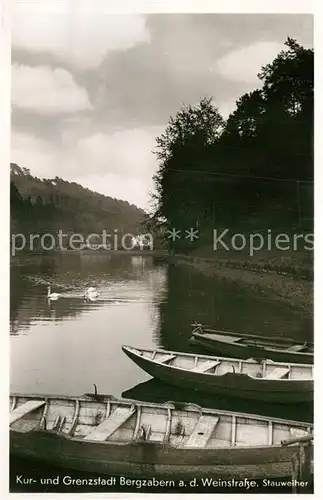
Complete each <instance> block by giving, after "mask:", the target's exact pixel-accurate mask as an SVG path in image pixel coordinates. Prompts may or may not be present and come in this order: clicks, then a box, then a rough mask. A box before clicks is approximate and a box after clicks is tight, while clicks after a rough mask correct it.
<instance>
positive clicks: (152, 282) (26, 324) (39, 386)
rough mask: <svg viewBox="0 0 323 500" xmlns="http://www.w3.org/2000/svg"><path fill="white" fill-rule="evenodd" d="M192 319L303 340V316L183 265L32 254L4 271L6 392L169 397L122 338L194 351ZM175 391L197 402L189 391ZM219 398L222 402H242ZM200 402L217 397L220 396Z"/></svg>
mask: <svg viewBox="0 0 323 500" xmlns="http://www.w3.org/2000/svg"><path fill="white" fill-rule="evenodd" d="M48 285H50V286H51V291H52V292H58V293H61V294H62V296H61V297H60V298H59V299H58V300H57V301H48V300H47V297H46V295H47V286H48ZM90 286H94V287H96V288H97V290H98V291H99V298H98V300H96V301H95V302H86V301H85V300H84V297H83V294H84V291H85V290H86V289H87V288H88V287H90ZM193 320H197V321H200V322H202V323H206V324H210V325H214V326H215V327H218V328H219V329H223V330H225V329H227V330H233V331H234V330H235V331H242V332H257V333H259V334H262V335H271V334H273V335H279V334H281V335H284V334H285V335H288V336H291V337H295V338H299V339H302V340H305V339H306V338H308V328H309V325H311V318H309V317H308V316H307V315H306V314H305V313H304V312H301V311H298V310H295V309H293V308H291V307H290V306H288V305H285V304H282V303H280V302H278V301H275V300H268V299H265V298H264V297H263V296H261V295H260V294H257V293H255V292H251V291H249V290H248V289H246V288H242V287H239V286H238V285H237V284H232V283H228V282H225V281H221V280H216V278H214V277H212V278H210V277H207V276H204V275H202V274H200V273H197V272H196V271H193V270H191V269H190V268H188V267H181V266H173V265H170V266H166V265H164V266H160V265H155V264H154V261H153V259H152V258H149V257H141V256H132V257H131V256H127V255H125V256H119V255H118V256H110V255H87V254H82V255H75V254H71V255H57V256H55V257H53V256H42V257H41V256H40V257H38V258H37V259H35V261H34V262H32V263H28V264H26V265H25V266H19V267H13V268H12V270H11V324H10V327H11V390H12V391H13V392H23V393H50V394H67V395H69V394H70V395H79V394H83V393H85V392H92V390H93V384H94V383H95V384H96V385H97V386H98V389H99V392H101V393H105V394H113V395H115V396H117V397H120V396H121V394H122V393H123V394H124V393H126V394H127V391H129V390H130V389H131V390H132V396H131V397H133V398H136V397H138V398H139V399H147V400H149V399H152V397H155V398H156V397H157V396H158V397H159V399H163V400H165V401H166V400H169V399H173V396H174V391H173V390H169V388H167V386H166V387H165V386H163V384H161V383H159V382H158V383H157V382H156V381H153V382H152V381H150V382H147V381H148V380H149V379H150V377H149V376H148V375H146V374H145V373H144V372H143V371H142V370H141V369H140V368H138V367H137V366H136V365H135V364H134V363H133V362H132V361H131V360H129V359H128V358H127V357H126V356H125V355H124V354H123V353H122V351H121V345H122V344H128V345H133V346H139V347H140V346H148V347H150V346H156V347H161V348H165V349H172V350H178V351H191V352H192V351H193V352H194V349H198V348H194V347H192V346H191V345H190V344H189V343H188V340H189V337H190V332H191V328H190V324H191V322H192V321H193ZM143 382H145V383H146V384H142V383H143ZM156 383H157V385H156ZM158 384H159V385H158ZM160 384H161V385H160ZM137 386H138V387H139V392H138V391H137V396H136V387H137ZM176 394H177V398H178V399H183V398H184V399H185V398H186V400H188V399H189V400H191V401H193V402H194V401H196V402H197V400H196V393H194V392H193V393H191V394H190V393H188V392H187V391H180V392H178V391H177V393H176ZM128 397H130V396H128ZM222 399H223V398H222ZM222 399H221V402H222V403H221V404H222V406H223V404H224V406H226V407H227V409H236V410H237V411H239V409H241V411H248V407H250V404H249V403H248V405H243V404H242V403H243V402H242V401H240V402H239V401H237V402H236V401H232V400H229V401H224V403H223V401H222ZM204 400H205V398H204ZM202 401H203V400H202ZM205 401H206V403H207V406H213V407H214V405H215V406H217V405H219V404H220V399H219V398H217V399H216V401H215V402H214V400H212V401H210V400H205ZM206 403H205V405H206ZM201 404H204V403H203V402H202V403H201ZM301 410H302V409H301V408H298V413H299V415H301ZM273 411H274V410H272V411H271V413H273ZM281 411H284V412H285V411H286V409H284V410H281ZM259 412H260V413H265V414H268V412H270V408H269V409H268V405H267V407H266V408H265V409H264V410H262V408H260V409H259ZM278 413H279V411H278ZM303 413H304V412H303ZM275 414H276V415H277V412H276V413H275ZM277 416H279V415H277ZM305 416H306V415H305ZM294 417H295V414H293V418H294Z"/></svg>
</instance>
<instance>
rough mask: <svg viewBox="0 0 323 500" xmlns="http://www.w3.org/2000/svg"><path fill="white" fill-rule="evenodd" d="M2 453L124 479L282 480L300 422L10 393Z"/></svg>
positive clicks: (306, 432) (308, 430)
mask: <svg viewBox="0 0 323 500" xmlns="http://www.w3.org/2000/svg"><path fill="white" fill-rule="evenodd" d="M9 425H10V452H11V454H12V455H13V456H18V457H23V458H29V459H34V460H37V461H43V462H47V463H49V464H51V465H55V466H60V467H64V468H68V469H76V470H79V471H87V472H92V473H93V472H95V473H99V474H113V475H124V476H127V477H143V478H149V477H164V478H166V477H172V478H175V477H178V478H180V479H187V478H192V477H196V478H201V477H206V476H211V475H215V474H218V475H220V477H222V478H226V477H231V478H232V477H233V478H236V479H239V478H241V479H244V478H245V477H248V478H263V477H266V478H274V477H290V475H291V472H292V459H293V456H294V455H295V452H296V451H297V446H296V444H291V445H290V446H282V444H288V443H289V441H290V440H291V439H292V440H293V439H295V438H297V439H299V438H300V437H306V436H307V438H309V439H312V433H313V426H312V425H310V424H308V423H301V422H295V421H291V420H281V419H272V418H269V417H263V416H257V415H248V414H244V413H233V412H226V411H223V410H212V409H204V408H201V407H200V406H197V405H194V404H187V403H172V402H168V403H164V404H156V403H146V402H139V401H135V400H122V399H116V398H113V397H112V396H101V397H97V398H96V399H95V398H94V397H88V396H81V397H69V396H45V395H33V396H24V395H19V394H15V395H12V396H10V424H9Z"/></svg>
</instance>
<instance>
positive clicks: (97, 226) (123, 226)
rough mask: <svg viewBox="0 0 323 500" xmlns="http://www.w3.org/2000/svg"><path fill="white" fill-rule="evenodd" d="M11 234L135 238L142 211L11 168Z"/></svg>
mask: <svg viewBox="0 0 323 500" xmlns="http://www.w3.org/2000/svg"><path fill="white" fill-rule="evenodd" d="M10 205H11V232H12V233H23V234H24V235H28V234H31V233H34V234H40V235H42V234H45V233H52V234H55V233H57V232H58V231H59V230H62V231H63V232H64V233H67V234H72V233H80V234H82V235H83V236H84V238H86V237H87V236H88V235H89V234H91V233H99V234H101V232H102V231H103V230H104V229H105V230H106V231H107V232H108V233H109V232H112V231H114V230H118V235H120V236H121V235H122V234H125V233H131V234H137V233H138V229H139V225H140V222H141V220H142V218H143V215H144V211H143V210H141V209H139V208H137V207H136V206H134V205H130V204H129V203H128V202H126V201H121V200H117V199H115V198H110V197H108V196H104V195H102V194H99V193H95V192H93V191H91V190H89V189H86V188H84V187H82V186H81V185H79V184H76V183H75V182H67V181H65V180H63V179H61V178H59V177H55V179H38V178H37V177H33V176H32V175H31V174H30V171H29V170H28V169H26V168H22V167H20V166H18V165H16V164H14V163H12V164H11V183H10Z"/></svg>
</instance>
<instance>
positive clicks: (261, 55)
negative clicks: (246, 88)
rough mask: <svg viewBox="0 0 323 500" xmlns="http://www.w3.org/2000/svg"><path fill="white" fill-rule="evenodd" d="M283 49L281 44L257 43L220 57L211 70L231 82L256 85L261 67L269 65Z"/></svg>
mask: <svg viewBox="0 0 323 500" xmlns="http://www.w3.org/2000/svg"><path fill="white" fill-rule="evenodd" d="M282 49H283V43H282V44H280V43H277V42H258V43H254V44H252V45H248V46H247V47H243V48H242V49H236V50H233V51H231V52H229V53H227V54H225V55H224V56H223V57H221V58H220V59H219V60H218V61H217V62H216V63H215V65H213V68H212V70H213V71H214V72H216V73H218V74H220V75H221V76H222V77H223V78H227V79H229V80H232V81H238V82H245V83H252V84H254V83H256V82H259V80H258V78H257V74H258V73H259V72H260V70H261V67H262V66H264V65H266V64H268V63H271V62H272V61H273V59H274V58H275V57H276V55H277V54H278V53H279V52H280V51H281V50H282Z"/></svg>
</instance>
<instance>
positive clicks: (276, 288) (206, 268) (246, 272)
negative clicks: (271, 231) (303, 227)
mask: <svg viewBox="0 0 323 500" xmlns="http://www.w3.org/2000/svg"><path fill="white" fill-rule="evenodd" d="M270 257H271V258H270V259H269V258H268V256H267V259H266V256H265V255H264V254H263V255H261V256H260V255H259V256H258V259H254V258H252V259H243V258H242V259H241V258H240V259H239V258H238V256H237V255H236V256H235V258H232V255H230V258H226V259H225V258H224V257H223V256H221V257H219V258H218V256H216V258H215V257H214V256H213V258H211V257H210V256H205V254H204V255H203V252H201V254H200V255H198V254H194V255H189V256H187V255H176V256H175V257H174V260H175V262H176V263H178V264H181V265H189V266H191V267H194V268H195V269H197V270H198V271H200V272H202V273H205V274H208V275H210V276H212V275H214V276H216V277H217V278H221V279H225V280H229V281H232V282H239V283H240V284H242V285H245V286H248V287H249V288H250V287H251V288H252V289H254V290H255V291H257V293H260V294H262V295H264V296H267V297H270V298H274V299H277V300H281V301H285V302H288V303H289V304H290V305H292V306H294V307H300V308H302V309H305V310H306V311H307V312H308V313H309V314H311V315H312V314H313V304H314V293H313V291H314V290H313V266H312V264H311V259H309V256H305V258H304V255H298V256H295V255H293V256H287V255H285V256H284V260H283V261H282V260H281V259H278V257H273V256H272V255H271V256H270Z"/></svg>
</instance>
